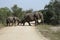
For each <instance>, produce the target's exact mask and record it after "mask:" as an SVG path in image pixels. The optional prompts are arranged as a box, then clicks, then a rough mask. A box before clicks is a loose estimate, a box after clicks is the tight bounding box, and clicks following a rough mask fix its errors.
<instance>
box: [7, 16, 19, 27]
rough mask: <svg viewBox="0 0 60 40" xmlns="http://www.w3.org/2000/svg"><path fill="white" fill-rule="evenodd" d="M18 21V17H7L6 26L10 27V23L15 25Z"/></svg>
mask: <svg viewBox="0 0 60 40" xmlns="http://www.w3.org/2000/svg"><path fill="white" fill-rule="evenodd" d="M18 21H19V18H18V17H14V16H9V17H7V18H6V24H7V26H10V24H11V23H12V25H13V24H16V22H18Z"/></svg>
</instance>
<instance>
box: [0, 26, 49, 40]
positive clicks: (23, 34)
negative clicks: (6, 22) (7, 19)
mask: <svg viewBox="0 0 60 40" xmlns="http://www.w3.org/2000/svg"><path fill="white" fill-rule="evenodd" d="M0 40H48V39H46V38H45V37H43V35H42V34H41V33H40V34H39V32H37V31H36V27H34V26H12V27H5V28H3V29H1V30H0Z"/></svg>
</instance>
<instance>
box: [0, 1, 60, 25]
mask: <svg viewBox="0 0 60 40" xmlns="http://www.w3.org/2000/svg"><path fill="white" fill-rule="evenodd" d="M32 11H33V9H29V10H26V11H24V10H23V9H22V8H20V7H18V6H17V5H14V6H13V7H11V9H9V8H8V7H4V8H0V23H5V19H6V18H7V17H8V16H16V17H19V18H20V19H21V18H22V17H23V15H24V13H25V12H26V13H28V12H32ZM38 11H41V12H42V13H43V14H44V22H45V23H48V24H60V1H59V0H51V2H50V3H49V4H48V5H46V6H45V8H44V9H43V10H38Z"/></svg>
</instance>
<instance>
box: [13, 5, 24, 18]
mask: <svg viewBox="0 0 60 40" xmlns="http://www.w3.org/2000/svg"><path fill="white" fill-rule="evenodd" d="M12 12H13V16H16V17H19V18H21V17H22V15H23V13H22V8H19V7H18V6H17V5H14V6H13V7H12Z"/></svg>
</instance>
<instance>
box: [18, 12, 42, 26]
mask: <svg viewBox="0 0 60 40" xmlns="http://www.w3.org/2000/svg"><path fill="white" fill-rule="evenodd" d="M38 19H41V20H42V21H41V22H43V14H42V13H41V12H34V13H27V14H25V15H24V17H23V18H22V19H21V21H20V22H19V23H22V24H23V25H25V22H28V24H29V26H31V24H30V22H31V21H35V25H38V24H39V22H38Z"/></svg>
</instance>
